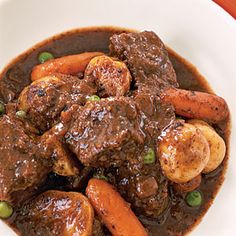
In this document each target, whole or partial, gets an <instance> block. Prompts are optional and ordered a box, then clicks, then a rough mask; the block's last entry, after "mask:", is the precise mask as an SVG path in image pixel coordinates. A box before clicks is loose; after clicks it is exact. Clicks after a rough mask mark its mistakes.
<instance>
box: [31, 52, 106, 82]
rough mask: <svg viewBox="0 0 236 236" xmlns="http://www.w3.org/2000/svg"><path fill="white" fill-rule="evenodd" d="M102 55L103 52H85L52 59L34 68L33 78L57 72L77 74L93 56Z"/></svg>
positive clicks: (33, 79)
mask: <svg viewBox="0 0 236 236" xmlns="http://www.w3.org/2000/svg"><path fill="white" fill-rule="evenodd" d="M101 55H103V53H102V52H85V53H81V54H76V55H70V56H64V57H60V58H56V59H51V60H49V61H46V62H44V63H43V64H40V65H37V66H35V67H34V68H33V70H32V73H31V80H32V81H35V80H38V79H41V78H43V77H45V76H48V75H52V74H55V73H61V74H66V75H76V74H78V73H79V72H83V71H84V70H85V68H86V66H87V65H88V63H89V62H90V60H91V59H92V58H94V57H96V56H101Z"/></svg>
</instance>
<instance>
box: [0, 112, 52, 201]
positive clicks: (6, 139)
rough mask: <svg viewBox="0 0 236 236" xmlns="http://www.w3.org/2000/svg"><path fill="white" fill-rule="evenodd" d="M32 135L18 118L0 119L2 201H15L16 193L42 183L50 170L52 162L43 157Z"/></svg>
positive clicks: (0, 187)
mask: <svg viewBox="0 0 236 236" xmlns="http://www.w3.org/2000/svg"><path fill="white" fill-rule="evenodd" d="M32 136H33V135H32V134H31V135H28V134H27V131H26V130H25V129H24V125H23V123H22V122H21V121H20V120H18V119H17V118H15V117H12V116H7V115H4V117H2V118H1V120H0V159H1V165H0V200H5V201H8V202H11V203H14V204H15V201H16V198H17V196H16V193H17V192H22V190H26V189H29V188H32V187H37V186H39V185H40V183H42V181H43V180H44V179H45V178H46V176H47V173H48V172H49V171H50V169H51V165H50V161H49V160H48V159H46V158H44V157H43V156H42V154H41V150H40V148H39V146H38V145H37V143H36V141H35V140H34V139H33V138H32ZM30 192H31V191H29V192H28V191H27V193H29V194H31V193H30Z"/></svg>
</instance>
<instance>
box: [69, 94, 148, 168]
mask: <svg viewBox="0 0 236 236" xmlns="http://www.w3.org/2000/svg"><path fill="white" fill-rule="evenodd" d="M142 126H143V120H142V116H141V114H140V112H139V110H138V109H137V107H136V105H135V103H134V101H133V100H132V99H130V98H126V97H120V98H106V99H102V100H101V101H100V102H87V103H86V105H85V106H84V107H82V108H81V109H79V110H77V112H76V113H75V115H74V118H73V120H72V122H71V125H70V127H69V129H68V132H67V134H66V135H65V138H66V142H67V143H68V144H69V148H70V149H71V150H72V151H73V152H74V153H75V154H76V155H77V157H78V159H79V160H80V161H81V162H82V163H83V164H84V165H87V166H94V167H100V166H106V167H108V166H119V165H121V164H122V163H123V161H124V160H127V158H128V156H130V155H132V156H133V154H134V152H135V150H136V149H137V148H138V146H139V145H142V144H143V143H144V139H145V134H144V133H143V131H142V130H141V128H142Z"/></svg>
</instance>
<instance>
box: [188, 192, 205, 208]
mask: <svg viewBox="0 0 236 236" xmlns="http://www.w3.org/2000/svg"><path fill="white" fill-rule="evenodd" d="M185 200H186V202H187V204H188V205H189V206H191V207H197V206H200V205H201V204H202V195H201V193H200V192H199V191H198V190H194V191H192V192H189V193H188V194H187V196H186V199H185Z"/></svg>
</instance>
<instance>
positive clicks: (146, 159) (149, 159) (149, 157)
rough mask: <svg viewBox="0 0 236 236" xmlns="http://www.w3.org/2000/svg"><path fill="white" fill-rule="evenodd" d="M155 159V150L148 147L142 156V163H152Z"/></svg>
mask: <svg viewBox="0 0 236 236" xmlns="http://www.w3.org/2000/svg"><path fill="white" fill-rule="evenodd" d="M155 160H156V158H155V152H154V150H153V149H152V148H149V149H148V151H147V153H146V155H145V156H144V157H143V161H144V164H153V163H154V162H155Z"/></svg>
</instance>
